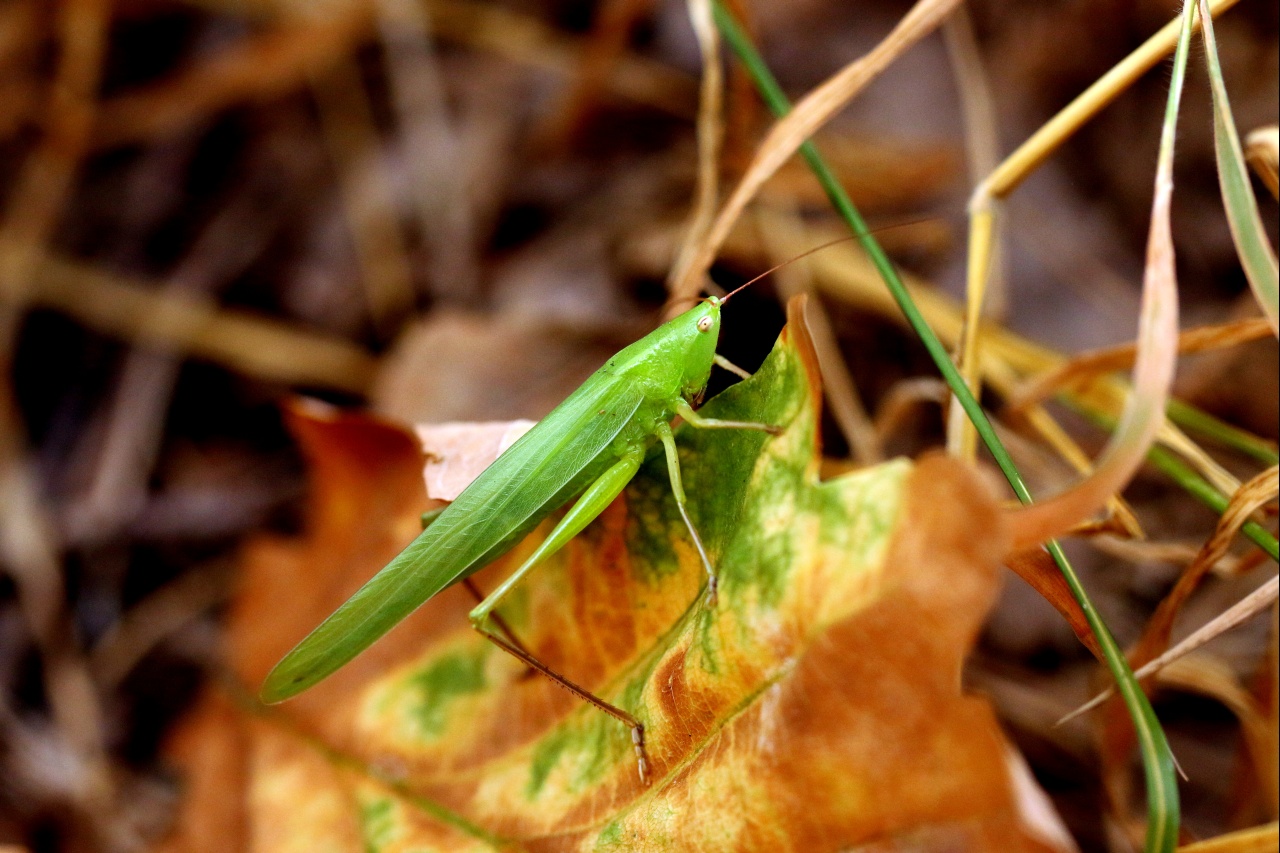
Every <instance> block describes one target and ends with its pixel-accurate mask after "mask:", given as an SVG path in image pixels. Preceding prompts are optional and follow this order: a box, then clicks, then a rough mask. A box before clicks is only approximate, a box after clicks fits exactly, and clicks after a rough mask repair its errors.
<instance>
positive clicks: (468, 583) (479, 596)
mask: <svg viewBox="0 0 1280 853" xmlns="http://www.w3.org/2000/svg"><path fill="white" fill-rule="evenodd" d="M462 586H463V587H464V588H465V589H466V591H467V592H469V593H471V597H472V598H474V599H475V600H476V604H484V593H483V592H481V591H480V587H478V586H476V582H475V581H473V580H472V579H471V578H463V579H462ZM489 618H490V619H492V620H493V624H494V626H495V627H497V629H498V630H499V631H501V632H502V634H503V636H504V637H506V638H507V642H508V643H510V644H511V645H513V646H515V647H516V648H517V649H519V650H520V651H522V652H524V653H525V654H526V655H528V654H529V649H528V648H527V647H526V646H525V644H524V643H522V642H520V638H519V637H517V636H516V632H515V631H513V630H511V626H510V625H508V624H507V620H506V619H503V618H502V614H500V613H498V612H497V611H495V612H493V613H490V614H489ZM537 674H538V671H537V670H536V669H534V668H533V667H528V668H527V669H525V671H524V675H522V676H521V679H525V678H529V677H531V676H534V675H537Z"/></svg>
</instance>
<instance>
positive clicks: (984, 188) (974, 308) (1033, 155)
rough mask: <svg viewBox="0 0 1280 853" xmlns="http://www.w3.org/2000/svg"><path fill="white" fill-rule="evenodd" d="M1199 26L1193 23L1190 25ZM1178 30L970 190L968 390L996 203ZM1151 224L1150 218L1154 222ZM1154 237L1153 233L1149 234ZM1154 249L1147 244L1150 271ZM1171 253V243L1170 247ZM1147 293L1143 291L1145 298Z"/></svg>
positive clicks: (1111, 75) (1088, 93)
mask: <svg viewBox="0 0 1280 853" xmlns="http://www.w3.org/2000/svg"><path fill="white" fill-rule="evenodd" d="M1236 2H1237V0H1220V2H1218V3H1215V4H1211V6H1210V8H1211V9H1212V13H1213V14H1214V15H1217V14H1220V13H1221V12H1222V11H1224V10H1226V9H1228V8H1230V7H1231V6H1233V5H1235V3H1236ZM1196 23H1197V22H1195V21H1193V26H1195V25H1196ZM1181 28H1182V22H1181V16H1179V17H1176V18H1174V20H1172V21H1170V22H1169V23H1168V24H1166V25H1165V26H1164V27H1162V28H1161V29H1160V30H1159V31H1158V32H1157V33H1156V34H1155V35H1153V36H1151V38H1149V39H1147V41H1146V42H1144V43H1143V44H1142V46H1141V47H1139V48H1138V49H1137V50H1135V51H1134V52H1133V53H1131V54H1130V55H1129V56H1128V57H1126V58H1125V59H1124V60H1122V61H1121V62H1120V63H1118V64H1117V65H1116V66H1115V67H1113V68H1112V69H1111V70H1110V71H1108V72H1107V73H1106V74H1104V75H1103V76H1102V77H1100V78H1098V80H1097V81H1095V82H1094V83H1093V85H1091V86H1090V87H1089V88H1088V89H1086V90H1085V91H1084V92H1083V93H1082V94H1080V95H1079V96H1078V97H1077V98H1076V99H1075V100H1073V101H1072V102H1071V103H1070V104H1068V105H1067V106H1066V107H1065V108H1064V109H1063V110H1062V111H1061V112H1059V113H1058V114H1057V115H1055V116H1054V117H1053V118H1052V119H1050V120H1049V121H1048V122H1046V123H1045V124H1044V125H1042V126H1041V127H1040V129H1039V130H1037V131H1036V132H1035V133H1034V134H1032V135H1031V137H1030V138H1029V139H1027V141H1026V142H1024V143H1023V144H1022V145H1021V146H1019V147H1018V148H1017V149H1016V150H1015V151H1014V152H1013V154H1011V155H1009V157H1007V158H1006V159H1005V160H1004V162H1003V163H1001V164H1000V165H999V166H998V167H997V168H996V169H995V170H993V171H992V173H991V174H990V175H989V176H988V177H987V178H986V180H984V181H982V182H981V183H980V184H979V185H978V186H977V188H976V189H975V190H974V193H973V197H972V198H971V200H970V202H969V215H970V223H969V257H968V270H967V276H966V293H967V294H968V307H967V311H966V317H967V323H966V328H971V329H977V331H974V332H973V333H972V334H970V335H969V338H970V341H969V342H968V344H967V346H966V347H965V348H964V352H963V353H962V359H963V361H962V365H963V366H965V367H966V368H967V370H968V371H969V372H967V373H966V381H970V375H969V373H972V379H973V381H971V382H970V387H971V390H973V391H974V393H975V394H976V393H977V388H978V385H977V381H976V380H977V377H978V376H980V375H981V372H980V371H978V370H977V367H976V365H977V364H978V363H979V361H980V357H979V355H978V352H977V349H978V346H979V343H978V342H979V338H982V340H983V341H984V345H985V332H982V331H981V326H980V323H981V315H982V295H983V294H984V292H985V290H986V283H987V279H988V278H989V277H990V274H991V266H992V263H993V257H994V253H995V247H996V246H997V241H998V232H999V228H998V222H997V219H996V213H997V205H996V202H997V201H998V200H1000V199H1003V198H1004V197H1005V196H1007V195H1008V194H1009V193H1010V192H1012V191H1013V190H1014V189H1015V188H1016V187H1017V186H1018V185H1019V184H1020V183H1021V182H1022V181H1023V180H1024V179H1025V178H1026V177H1027V175H1029V174H1031V172H1033V171H1035V170H1036V169H1037V168H1039V166H1040V164H1041V163H1043V162H1044V161H1045V160H1046V159H1047V158H1048V157H1049V155H1050V154H1052V153H1053V152H1054V151H1055V150H1056V149H1057V148H1058V146H1060V145H1061V144H1062V143H1063V142H1065V141H1066V140H1067V139H1068V138H1070V137H1071V135H1072V134H1074V133H1075V132H1076V131H1077V130H1078V129H1079V128H1080V127H1081V126H1083V125H1084V124H1085V123H1086V122H1088V121H1089V120H1090V119H1092V118H1093V116H1094V115H1096V114H1097V113H1098V112H1099V111H1100V110H1102V109H1103V108H1104V107H1106V106H1107V105H1108V104H1110V103H1111V102H1112V101H1113V100H1115V98H1116V97H1118V96H1119V95H1120V93H1121V92H1123V91H1124V90H1125V89H1127V88H1128V87H1129V86H1130V85H1131V84H1133V83H1134V82H1135V81H1136V80H1137V79H1138V78H1139V77H1141V76H1142V75H1143V74H1145V73H1146V72H1147V71H1149V70H1150V69H1151V68H1152V67H1154V66H1155V64H1156V63H1158V62H1160V61H1161V60H1163V59H1164V58H1165V57H1166V56H1167V55H1168V54H1169V53H1170V52H1171V51H1172V50H1173V49H1174V47H1175V45H1176V44H1177V41H1178V38H1179V33H1180V31H1181ZM1158 188H1159V182H1157V203H1155V204H1153V208H1152V209H1153V215H1154V213H1155V211H1157V210H1158V209H1159V208H1160V206H1161V203H1159V201H1158V197H1159V189H1158ZM1153 225H1154V220H1153ZM1153 236H1154V231H1153ZM1152 248H1153V247H1152V245H1151V244H1150V243H1149V245H1148V269H1150V260H1151V259H1152V255H1151V254H1150V252H1151V249H1152ZM1169 248H1170V251H1172V244H1170V247H1169ZM1145 292H1146V289H1145V287H1144V294H1145ZM959 429H961V430H962V431H963V432H964V433H966V435H967V437H966V438H965V439H963V440H961V441H960V442H959V446H960V447H962V448H964V447H972V445H973V442H974V438H973V437H972V435H971V433H972V432H973V427H972V425H971V424H969V423H968V422H967V420H965V421H963V422H962V423H961V424H960V426H959Z"/></svg>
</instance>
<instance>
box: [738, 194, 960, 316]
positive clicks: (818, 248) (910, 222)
mask: <svg viewBox="0 0 1280 853" xmlns="http://www.w3.org/2000/svg"><path fill="white" fill-rule="evenodd" d="M936 218H937V217H935V216H924V217H921V218H920V219H909V220H907V221H906V222H895V223H893V224H891V225H883V226H881V227H879V228H873V229H871V230H870V231H868V232H867V233H866V234H850V235H849V236H847V237H838V238H836V239H835V240H829V241H827V242H826V243H823V244H821V245H818V246H814V247H813V248H812V249H808V250H806V251H804V252H801V253H800V254H798V255H796V256H795V257H794V258H788V259H787V260H785V261H783V262H782V263H780V264H778V265H776V266H773V267H770V268H769V269H767V270H765V271H764V272H762V273H760V275H758V276H756V277H755V278H753V279H751V281H749V282H747V283H746V284H743V285H739V286H738V287H735V288H734V289H733V290H731V291H729V295H728V296H726V297H724V298H723V299H721V300H720V304H721V305H723V304H724V303H726V302H728V301H729V299H730V297H732V296H733V295H734V294H735V293H737V292H738V291H739V290H745V289H746V288H748V287H750V286H751V285H753V284H755V283H756V282H757V281H759V280H760V279H762V278H764V277H765V276H767V275H772V274H773V273H775V272H777V271H778V270H780V269H782V268H783V267H785V266H786V265H787V264H790V263H794V262H796V261H798V260H800V259H801V258H807V257H808V256H809V255H812V254H813V253H814V252H821V251H822V250H823V249H829V248H831V247H832V246H835V245H837V244H839V243H848V242H849V241H850V240H861V239H862V238H863V237H866V236H868V235H870V234H879V233H880V232H882V231H888V230H889V229H891V228H905V227H907V226H908V225H919V224H920V223H921V222H928V221H929V220H931V219H936Z"/></svg>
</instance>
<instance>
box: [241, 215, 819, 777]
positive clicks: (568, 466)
mask: <svg viewBox="0 0 1280 853" xmlns="http://www.w3.org/2000/svg"><path fill="white" fill-rule="evenodd" d="M836 242H840V241H836ZM818 248H819V249H820V248H823V247H822V246H819V247H818ZM816 250H817V249H813V250H811V251H816ZM805 254H808V252H806V253H805ZM757 278H759V277H757ZM755 280H757V279H752V281H755ZM751 283H752V282H748V283H747V284H751ZM746 286H747V285H743V286H742V287H746ZM741 289H742V288H741V287H740V288H738V290H741ZM737 292H738V291H737V290H735V291H733V292H732V293H730V294H729V295H728V296H726V297H724V298H718V297H715V296H711V297H708V298H706V299H704V300H702V301H701V302H700V303H699V304H698V305H696V306H695V307H694V308H692V309H690V310H689V311H687V312H685V313H683V314H681V315H679V316H677V317H675V318H674V319H672V320H670V321H668V322H667V323H665V324H663V325H662V326H660V327H658V328H657V329H656V330H654V331H653V332H651V333H650V334H648V335H647V336H645V337H644V338H641V339H640V340H639V341H637V342H635V343H634V344H631V345H630V346H628V347H626V348H625V349H623V350H621V351H620V352H618V353H617V354H616V355H615V356H613V358H611V359H609V361H608V362H606V363H605V365H604V366H603V367H601V368H600V369H599V370H598V371H596V373H594V374H593V375H592V376H591V377H590V378H589V379H587V381H586V382H584V383H583V384H582V386H580V387H579V388H578V389H577V390H576V391H574V392H573V393H572V394H570V395H569V397H568V398H566V399H565V401H564V402H563V403H561V404H560V405H559V406H557V407H556V408H555V409H554V410H553V411H552V412H551V413H550V414H549V415H547V416H546V417H545V418H543V419H542V420H541V421H539V422H538V423H537V424H536V425H535V426H534V427H533V428H532V429H531V430H529V432H527V433H525V435H524V436H522V437H521V438H520V439H519V440H518V441H517V442H516V443H515V444H513V445H512V446H511V447H510V448H508V449H507V450H506V451H505V452H504V453H502V455H501V456H499V457H498V459H497V460H495V461H494V462H493V464H492V465H490V466H489V467H488V468H486V469H485V470H484V471H483V472H481V474H480V475H479V476H478V477H477V478H476V479H475V480H474V481H473V482H472V483H471V485H469V486H468V487H467V488H466V489H465V490H463V491H462V493H461V494H459V495H458V497H457V499H456V500H454V501H453V503H451V504H449V505H448V506H447V507H445V508H444V510H443V511H441V512H440V513H439V515H438V516H436V517H434V518H433V519H431V520H430V522H429V523H427V525H426V527H425V529H424V530H423V531H422V533H421V534H420V535H419V536H418V538H417V539H415V540H414V541H413V542H412V543H411V544H410V545H409V546H408V547H407V548H405V550H404V551H403V552H401V553H400V555H399V556H397V557H396V558H395V559H394V560H392V561H391V562H390V563H389V564H388V565H387V566H386V567H385V568H383V569H382V570H381V571H380V572H378V574H377V575H375V576H374V577H373V578H372V579H370V580H369V581H368V582H367V583H366V584H365V585H364V586H363V587H361V588H360V589H359V590H358V591H357V592H356V593H355V594H354V595H353V596H352V597H351V598H350V599H348V600H347V602H346V603H345V604H343V605H342V606H341V607H339V608H338V609H337V610H336V611H334V612H333V614H331V615H330V616H329V617H328V618H327V619H325V621H324V622H322V623H321V624H320V625H319V626H318V627H317V628H315V630H313V631H312V632H311V633H310V634H309V635H307V637H306V638H304V639H303V640H302V642H300V643H299V644H298V645H297V646H295V647H294V649H293V650H292V651H290V652H289V653H288V654H287V655H285V657H284V658H283V659H282V660H281V661H280V662H279V663H278V664H276V666H275V668H273V669H272V670H271V672H270V673H269V674H268V675H267V678H266V681H265V682H264V683H263V686H262V690H261V697H262V699H263V701H265V702H268V703H275V702H281V701H283V700H285V699H288V698H289V697H291V696H294V695H296V694H298V693H301V692H302V691H304V690H306V689H307V688H309V687H311V686H312V685H314V684H316V683H317V682H319V681H321V680H323V679H324V678H326V677H328V676H329V675H331V674H332V673H333V672H335V671H336V670H337V669H339V668H340V667H342V666H343V665H345V664H346V663H348V662H349V661H350V660H351V659H352V658H354V657H355V656H356V655H358V654H359V653H360V652H362V651H364V650H365V649H366V648H368V647H369V646H370V645H371V644H372V643H373V642H374V641H376V640H377V639H378V638H379V637H381V636H382V635H383V634H385V633H387V632H388V631H390V630H391V629H392V628H393V627H394V626H395V625H396V624H397V623H399V622H400V621H401V620H402V619H404V618H405V617H406V616H408V615H409V614H410V613H412V612H413V611H414V610H416V609H417V608H418V607H419V606H420V605H422V604H423V603H424V602H426V601H427V600H428V599H430V598H431V597H432V596H434V595H436V594H437V593H438V592H440V591H441V590H443V589H445V588H446V587H449V586H452V585H453V584H455V583H459V582H466V583H467V586H468V587H469V588H470V589H471V590H472V591H473V594H474V593H475V587H474V586H473V585H472V584H471V583H470V581H468V580H467V579H468V578H469V577H470V576H471V575H472V574H474V573H475V572H477V571H479V570H480V569H482V568H484V567H485V566H486V565H488V564H489V563H491V562H493V561H494V560H496V559H498V558H499V557H501V556H502V555H503V554H504V553H506V552H507V551H508V550H510V549H511V548H512V547H514V546H515V545H516V544H517V543H518V542H519V541H520V540H521V539H522V538H523V537H524V536H525V535H526V534H527V533H529V532H530V531H531V530H532V529H533V528H534V527H536V526H537V525H538V524H539V523H540V522H541V521H542V520H543V519H545V518H546V517H548V516H549V515H551V514H552V513H553V512H554V511H556V510H557V509H559V508H560V507H561V506H564V505H565V504H566V503H568V502H569V501H570V500H572V499H573V498H574V497H577V501H576V502H574V503H573V505H572V506H571V507H570V508H569V509H568V510H567V512H566V513H565V515H564V516H563V518H562V519H561V520H560V522H559V523H558V524H556V526H555V527H554V529H553V530H552V531H551V533H550V534H549V535H548V536H547V538H546V539H545V540H544V541H543V542H542V544H541V545H539V546H538V547H537V548H536V549H535V550H534V552H533V553H532V554H531V555H530V556H529V557H528V559H526V560H525V561H524V563H522V564H521V565H520V566H519V567H518V568H517V569H516V570H515V571H514V572H513V573H512V574H511V575H510V576H508V577H507V578H506V579H505V580H504V581H503V582H502V583H501V584H500V585H499V586H498V587H497V588H496V589H495V590H493V591H492V592H491V593H490V594H489V595H488V597H485V598H483V599H482V600H481V601H480V603H479V604H478V605H477V606H476V607H475V609H473V610H472V611H471V613H470V615H469V618H470V620H471V624H472V626H473V627H474V628H475V629H476V630H477V631H478V632H479V633H481V634H482V635H484V636H485V637H486V638H487V639H489V640H490V641H491V642H493V643H494V644H495V645H497V646H498V647H499V648H501V649H503V650H504V651H506V652H508V653H509V654H511V655H513V656H515V657H516V658H518V659H520V660H521V661H523V662H524V663H525V664H526V665H528V666H529V667H531V668H533V669H534V670H537V671H538V672H540V673H542V674H543V675H545V676H546V677H548V678H550V679H551V680H552V681H554V682H555V683H557V684H559V685H560V686H561V687H564V688H565V689H567V690H569V691H570V692H571V693H573V694H574V695H576V696H578V697H579V698H581V699H583V700H585V701H587V702H589V703H591V704H592V705H594V706H595V707H597V708H599V709H600V710H602V711H604V712H605V713H607V714H609V715H611V716H612V717H614V718H615V719H617V720H619V721H620V722H622V723H624V724H625V725H627V726H628V727H629V728H630V729H631V738H632V742H633V744H634V747H635V753H636V761H637V766H638V770H639V774H640V779H641V781H642V782H643V783H647V782H648V776H649V773H648V761H647V758H646V755H645V748H644V725H643V723H642V722H641V721H640V720H639V719H637V718H636V717H635V716H634V715H632V714H631V713H629V712H627V711H626V710H623V709H622V708H618V707H616V706H615V705H612V704H610V703H608V702H606V701H604V700H603V699H600V698H599V697H597V696H595V695H593V694H592V693H591V692H590V691H588V690H586V689H585V688H582V687H580V686H578V685H577V684H574V683H573V682H572V681H570V680H569V679H567V678H565V677H563V676H561V675H559V674H557V673H555V672H553V671H552V670H551V669H549V668H548V667H547V666H546V665H544V664H543V663H541V662H540V661H538V660H537V659H536V658H535V657H534V656H533V655H532V654H530V653H529V652H528V650H526V649H525V647H524V646H523V645H522V644H521V643H520V642H519V641H518V640H517V639H516V638H515V637H514V635H512V634H511V632H510V630H508V629H507V628H506V626H505V624H503V623H502V622H501V620H500V619H499V618H497V615H496V614H495V613H494V609H495V608H496V607H497V606H498V605H499V604H500V603H501V602H502V600H503V599H504V598H505V597H506V596H507V595H508V593H510V592H511V590H512V589H513V588H514V587H515V586H516V584H518V583H519V582H520V581H521V580H522V579H523V578H524V577H525V575H526V574H528V572H529V571H530V570H531V569H533V568H534V567H535V566H537V565H538V564H539V563H541V562H542V561H543V560H545V559H547V558H548V557H550V556H551V555H552V554H554V553H555V552H556V551H558V550H559V549H560V548H561V547H563V546H564V545H565V543H567V542H568V541H569V540H570V539H572V538H573V537H574V536H576V535H577V534H578V533H579V532H581V531H582V530H583V528H585V527H586V526H587V525H588V524H589V523H590V522H591V521H592V520H593V519H594V518H596V516H598V515H599V514H600V513H601V512H602V511H603V510H604V509H605V507H607V506H608V505H609V504H610V503H611V502H612V501H613V499H614V498H616V497H617V496H618V495H619V494H620V493H621V492H622V490H623V489H624V488H625V487H626V485H627V484H628V483H629V482H630V481H631V479H632V477H634V476H635V474H636V472H637V471H638V470H639V469H640V465H641V463H642V462H643V461H644V458H645V455H646V453H647V451H648V449H649V448H650V447H651V446H652V445H653V444H654V443H655V442H661V443H662V446H663V449H664V451H665V453H666V460H667V471H668V474H669V476H670V480H671V489H672V492H673V494H674V497H675V502H676V506H677V507H678V509H679V511H680V516H681V518H682V519H683V521H684V525H685V527H686V529H687V531H688V534H689V538H690V540H691V541H692V543H693V545H694V548H695V549H696V551H697V553H698V557H699V559H700V560H701V562H702V566H703V568H704V569H705V571H706V574H707V586H706V590H707V591H706V601H707V603H708V605H710V606H714V604H715V601H716V589H717V583H716V570H715V567H714V566H713V565H712V564H711V560H710V558H709V557H708V555H707V551H706V548H705V547H704V546H703V543H702V538H701V537H700V536H699V535H698V531H697V529H696V528H695V527H694V525H693V522H692V520H691V519H690V517H689V512H688V509H687V508H686V499H685V493H684V488H683V486H682V484H681V478H680V461H679V457H678V455H677V452H676V444H675V440H674V437H673V435H672V431H671V421H672V420H673V419H674V418H675V417H676V416H677V415H679V416H680V417H681V418H683V419H684V421H685V422H686V423H688V424H689V425H690V426H692V427H695V428H699V429H754V430H763V431H765V432H769V433H777V432H778V430H777V428H776V427H774V426H773V425H770V424H762V423H749V422H744V421H725V420H714V419H710V418H704V417H701V416H700V415H698V413H697V412H696V411H695V410H694V403H695V402H696V401H699V400H700V399H701V396H702V393H703V391H704V390H705V388H706V386H707V381H708V379H709V377H710V374H711V368H712V366H713V365H717V364H718V365H720V366H722V367H725V368H726V369H729V370H732V371H733V372H735V373H739V374H740V375H742V371H740V370H739V369H738V368H736V367H734V366H733V365H732V364H731V363H730V362H728V361H727V360H725V359H723V358H721V357H720V356H719V355H717V354H716V344H717V342H718V339H719V332H720V309H721V306H722V305H723V304H724V303H725V301H727V300H728V299H729V298H730V297H732V296H733V295H734V293H737ZM424 522H425V520H424ZM479 597H480V596H479V595H478V594H477V598H479Z"/></svg>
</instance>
